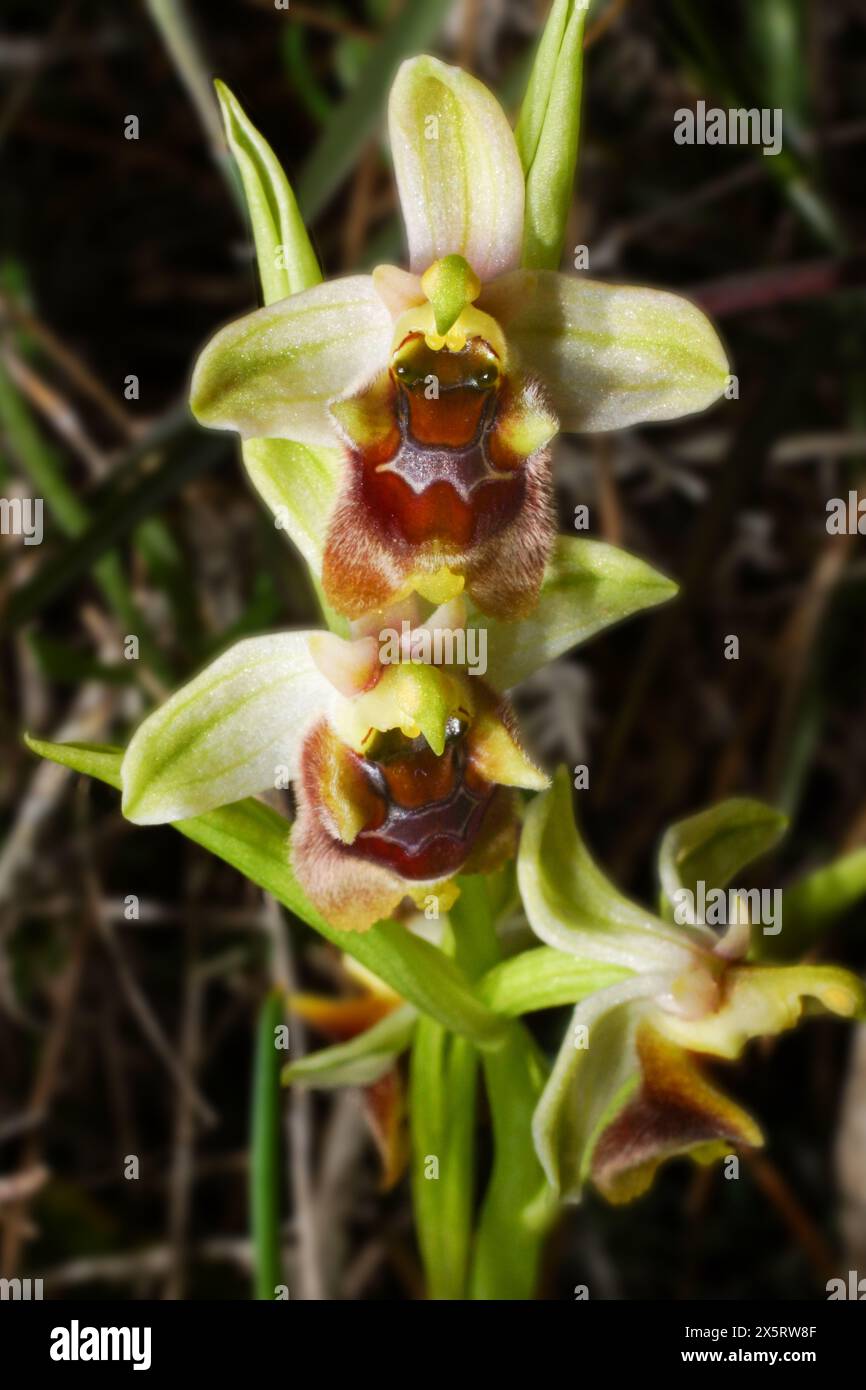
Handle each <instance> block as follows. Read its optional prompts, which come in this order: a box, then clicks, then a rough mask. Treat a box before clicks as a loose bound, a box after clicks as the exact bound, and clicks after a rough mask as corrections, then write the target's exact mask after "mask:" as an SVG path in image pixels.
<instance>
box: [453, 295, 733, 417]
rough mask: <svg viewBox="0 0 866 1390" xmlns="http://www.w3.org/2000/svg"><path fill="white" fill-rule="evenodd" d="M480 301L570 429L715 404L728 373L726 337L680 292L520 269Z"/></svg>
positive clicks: (682, 412)
mask: <svg viewBox="0 0 866 1390" xmlns="http://www.w3.org/2000/svg"><path fill="white" fill-rule="evenodd" d="M479 308H482V309H483V310H484V311H485V312H486V313H488V314H491V315H492V316H493V318H495V319H496V320H497V322H499V323H501V324H502V326H503V328H504V329H505V334H506V337H507V339H508V344H509V347H511V348H514V349H516V350H517V352H518V354H519V356H520V359H521V364H522V366H523V369H524V370H525V371H527V372H529V373H532V374H534V375H536V376H538V377H540V378H541V381H542V382H543V383H544V385H545V386H546V387H547V389H548V392H549V393H550V397H551V401H552V404H553V408H554V410H555V411H556V413H557V415H558V416H559V418H560V421H561V423H562V428H563V429H564V430H576V431H597V430H616V429H623V428H624V427H625V426H627V425H637V424H642V423H645V422H647V421H650V420H673V419H676V418H677V417H678V416H681V415H691V414H693V412H695V411H698V410H705V409H706V407H707V406H708V405H712V403H713V401H715V400H718V398H719V396H721V394H722V392H723V391H724V389H725V385H726V383H727V380H728V371H729V368H728V361H727V358H726V356H725V351H724V348H723V347H722V344H721V342H720V341H719V337H718V335H717V333H716V331H715V329H714V328H713V325H712V324H711V323H710V321H709V319H708V318H707V317H706V315H705V314H703V313H702V312H701V310H700V309H698V308H696V306H695V305H694V304H691V303H690V302H689V301H688V300H687V299H682V298H680V296H679V295H675V294H668V293H666V292H665V291H664V290H649V289H639V288H635V287H632V286H630V285H605V284H602V283H601V282H600V281H598V280H585V279H583V278H582V277H579V276H572V275H558V274H557V273H556V272H555V271H550V270H540V271H530V270H518V271H515V272H514V273H513V274H511V275H506V276H503V277H502V279H500V280H498V281H497V282H496V284H495V285H490V286H487V287H485V290H484V293H483V295H482V297H481V299H480V300H479Z"/></svg>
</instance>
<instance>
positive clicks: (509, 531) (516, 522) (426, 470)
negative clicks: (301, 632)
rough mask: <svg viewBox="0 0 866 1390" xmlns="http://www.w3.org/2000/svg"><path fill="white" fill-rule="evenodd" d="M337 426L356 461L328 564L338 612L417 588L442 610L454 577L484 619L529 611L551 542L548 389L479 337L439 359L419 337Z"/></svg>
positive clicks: (352, 400) (552, 427)
mask: <svg viewBox="0 0 866 1390" xmlns="http://www.w3.org/2000/svg"><path fill="white" fill-rule="evenodd" d="M331 413H332V415H333V416H334V418H335V420H336V422H337V424H338V427H339V429H340V430H341V432H342V434H343V437H344V439H345V440H346V444H347V455H348V469H347V477H346V482H345V484H344V487H343V491H342V494H341V496H340V499H339V501H338V503H337V506H336V509H335V512H334V515H333V518H332V520H331V524H330V528H329V532H328V539H327V544H326V548H325V555H324V565H323V581H324V588H325V594H326V596H327V598H328V601H329V602H330V603H331V604H333V606H334V607H335V608H337V609H338V610H339V611H341V612H344V613H346V614H348V616H349V617H353V618H354V617H359V616H360V615H361V614H363V613H365V612H367V611H368V610H370V609H374V608H377V609H378V608H382V607H384V606H385V605H386V604H387V603H388V602H389V601H391V600H393V599H394V597H395V596H396V595H398V594H400V593H402V592H405V591H407V590H409V589H411V588H417V589H418V590H419V591H420V592H422V593H426V595H427V596H428V597H430V598H433V599H434V600H436V601H440V600H441V599H442V598H443V597H448V596H450V595H449V593H448V591H447V587H446V589H445V590H444V591H443V590H442V589H441V588H437V584H442V583H443V582H444V583H445V585H446V586H447V584H448V582H449V580H454V579H455V578H456V587H457V589H459V588H460V587H461V585H460V581H461V579H462V580H463V581H464V582H465V586H466V589H467V590H468V592H469V594H470V596H471V598H472V599H473V600H474V601H475V603H476V605H477V606H478V608H480V609H481V611H482V612H484V613H487V614H489V615H490V616H493V617H505V618H516V617H520V616H522V615H525V614H526V613H527V612H529V611H531V609H532V608H533V607H534V605H535V602H536V599H537V596H538V590H539V587H540V585H541V580H542V576H543V574H544V568H545V565H546V563H547V559H548V556H549V553H550V549H551V546H552V543H553V535H554V525H553V517H552V511H551V476H550V454H549V451H548V450H547V449H546V448H545V447H544V446H545V445H546V444H547V443H548V441H549V440H550V439H551V437H552V436H553V434H555V432H556V428H557V422H556V419H555V417H554V416H553V415H552V414H551V412H550V410H549V409H548V407H547V405H546V402H545V400H544V398H543V395H542V392H541V389H540V387H538V386H537V385H536V384H535V383H534V382H532V381H529V380H528V379H526V378H523V377H521V376H519V375H518V374H517V373H514V372H509V371H506V370H504V369H503V364H502V362H501V361H500V359H499V357H498V355H497V353H496V352H495V351H494V349H493V348H492V347H491V346H490V344H489V343H488V342H486V341H485V340H484V339H483V338H480V337H477V336H476V337H472V338H469V339H468V341H466V342H465V345H464V346H463V347H462V349H460V350H459V351H451V350H447V349H439V350H436V349H434V348H432V347H430V345H429V343H428V341H427V339H426V338H425V335H424V334H423V333H421V332H411V333H409V334H407V336H406V337H405V338H404V339H403V341H402V342H401V343H400V344H399V346H398V347H397V349H396V351H395V352H394V353H393V355H392V358H391V362H390V365H389V367H388V368H387V369H386V370H385V371H384V372H382V373H380V374H379V375H378V376H377V377H376V378H375V379H374V380H373V381H372V382H371V383H370V384H369V385H368V386H366V387H365V388H364V389H363V390H362V391H360V392H359V393H358V394H357V395H355V396H351V397H348V398H346V399H345V400H341V401H337V402H335V403H334V404H333V405H332V406H331ZM443 577H444V578H443Z"/></svg>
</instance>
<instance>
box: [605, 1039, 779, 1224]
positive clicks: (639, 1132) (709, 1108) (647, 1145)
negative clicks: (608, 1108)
mask: <svg viewBox="0 0 866 1390" xmlns="http://www.w3.org/2000/svg"><path fill="white" fill-rule="evenodd" d="M635 1041H636V1048H637V1054H638V1059H639V1062H640V1067H641V1085H640V1088H639V1090H638V1092H637V1094H636V1095H635V1096H634V1098H633V1099H632V1100H630V1101H629V1102H628V1104H627V1105H626V1106H625V1107H624V1108H623V1109H622V1110H621V1111H620V1112H619V1114H618V1115H617V1116H616V1118H615V1119H614V1120H613V1122H612V1123H611V1124H610V1125H608V1127H607V1128H606V1129H605V1130H604V1131H603V1133H602V1135H601V1137H600V1139H599V1141H598V1143H597V1144H596V1146H595V1150H594V1152H593V1155H592V1165H591V1171H592V1177H593V1180H594V1182H595V1184H596V1186H597V1187H598V1188H599V1189H600V1190H601V1191H602V1192H603V1193H604V1195H605V1196H606V1197H607V1198H608V1199H609V1200H610V1201H612V1202H629V1201H631V1200H632V1199H633V1198H634V1197H638V1196H640V1195H641V1193H643V1192H645V1191H646V1190H647V1188H648V1187H649V1186H650V1184H651V1183H652V1180H653V1178H654V1176H655V1173H656V1170H657V1169H658V1167H659V1165H660V1164H662V1163H663V1162H664V1161H665V1160H666V1159H668V1158H674V1157H676V1156H677V1155H681V1154H689V1155H690V1156H691V1157H692V1158H694V1159H695V1160H696V1161H697V1162H699V1163H709V1162H712V1161H713V1160H714V1159H716V1158H720V1157H723V1156H724V1155H725V1154H727V1153H729V1152H730V1150H731V1148H750V1147H755V1146H757V1145H760V1144H762V1143H763V1137H762V1135H761V1131H760V1129H759V1128H758V1126H757V1125H756V1124H755V1121H754V1120H753V1119H752V1118H751V1116H750V1115H748V1114H747V1113H746V1112H745V1111H744V1110H742V1109H741V1108H740V1106H738V1105H737V1104H736V1103H735V1102H734V1101H733V1100H731V1099H730V1097H729V1096H726V1095H725V1094H724V1093H723V1092H722V1091H719V1090H718V1089H717V1088H716V1087H715V1086H714V1085H713V1084H712V1082H710V1081H709V1080H708V1079H707V1078H706V1077H705V1076H704V1075H703V1073H702V1072H701V1071H700V1070H699V1069H698V1067H697V1066H696V1065H695V1062H694V1060H693V1056H692V1055H691V1054H689V1053H687V1052H685V1051H684V1050H683V1049H682V1048H681V1047H678V1046H677V1045H676V1044H675V1043H672V1042H669V1041H668V1040H667V1039H666V1038H663V1037H662V1036H661V1034H659V1033H658V1032H656V1030H655V1029H654V1028H653V1027H652V1025H651V1023H650V1022H649V1021H648V1020H644V1021H643V1022H642V1023H641V1024H639V1026H638V1030H637V1034H636V1040H635Z"/></svg>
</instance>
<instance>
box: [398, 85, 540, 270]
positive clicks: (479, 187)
mask: <svg viewBox="0 0 866 1390" xmlns="http://www.w3.org/2000/svg"><path fill="white" fill-rule="evenodd" d="M388 129H389V134H390V139H391V153H392V155H393V158H394V172H395V174H396V176H397V187H398V189H399V192H400V203H401V206H402V209H403V218H404V221H405V223H406V234H407V238H408V241H409V259H410V263H411V268H412V270H413V271H415V272H417V273H418V274H422V273H423V272H424V271H425V270H426V269H427V268H428V266H430V265H432V263H433V262H434V261H438V260H441V259H442V258H443V257H444V256H449V255H459V256H463V257H464V258H465V259H466V260H467V261H468V262H469V264H470V266H471V267H472V269H473V270H474V271H475V273H476V275H478V276H479V278H480V279H481V280H490V279H492V278H493V277H494V276H496V275H501V274H502V273H503V271H505V270H510V269H511V268H513V267H514V266H516V265H517V264H518V263H519V260H520V245H521V240H522V235H523V201H524V190H523V171H522V169H521V167H520V156H519V155H518V153H517V146H516V145H515V143H514V135H513V134H512V131H511V127H510V126H509V124H508V120H507V118H506V116H505V112H504V111H503V110H502V108H501V106H500V105H499V103H498V101H497V100H496V98H495V97H494V96H493V94H492V93H491V92H489V91H488V90H487V88H486V87H485V86H484V85H483V84H482V83H481V82H479V81H478V80H477V79H476V78H474V77H470V76H469V74H468V73H465V72H462V71H461V70H460V68H453V67H448V66H447V65H446V64H445V63H440V62H439V60H438V58H430V57H420V58H411V59H410V60H409V61H408V62H405V63H403V65H402V67H401V68H400V70H399V71H398V73H397V76H396V78H395V80H394V86H393V87H392V89H391V98H390V102H389V106H388Z"/></svg>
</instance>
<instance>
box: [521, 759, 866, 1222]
mask: <svg viewBox="0 0 866 1390" xmlns="http://www.w3.org/2000/svg"><path fill="white" fill-rule="evenodd" d="M730 804H731V803H729V805H730ZM747 804H748V803H747ZM733 805H734V806H735V807H736V805H737V803H733ZM720 812H721V813H722V814H723V813H724V808H718V809H716V810H714V811H713V812H711V813H704V819H703V820H702V818H701V817H695V818H693V821H692V822H686V823H685V830H684V832H683V833H681V834H680V835H679V836H678V842H679V844H680V846H681V847H682V849H683V854H685V853H689V852H691V850H692V848H693V842H694V839H695V830H696V829H697V831H698V832H699V833H700V834H703V833H704V825H705V818H706V817H708V816H710V817H714V818H717V817H718V815H719V814H720ZM738 814H739V813H738ZM726 830H728V831H729V830H730V827H726ZM718 838H719V839H721V838H722V837H721V836H719V837H718ZM677 857H678V856H677V855H673V856H672V855H671V853H670V845H668V847H667V853H666V858H665V859H663V870H664V871H663V882H664V879H665V878H667V880H668V881H667V884H666V888H668V889H669V888H670V886H671V878H672V876H673V877H674V878H675V875H676V862H675V861H676V859H677ZM680 857H681V856H680ZM747 857H748V858H751V857H753V852H750V853H749V854H748V856H747ZM707 861H708V863H710V864H711V865H712V867H713V868H714V869H715V870H718V869H719V862H718V852H717V851H716V850H715V849H712V850H711V851H709V852H708V854H707ZM738 866H739V865H735V866H733V867H734V871H735V870H736V867H738ZM731 867H732V866H731V865H728V866H727V868H726V870H725V872H724V873H723V874H721V875H720V877H727V874H728V872H730V870H731ZM518 880H519V883H520V890H521V894H522V898H523V904H524V907H525V910H526V913H527V916H528V918H529V922H530V925H531V926H532V929H533V931H534V932H535V934H536V935H537V936H538V937H540V938H541V940H542V941H544V942H546V943H547V944H548V945H549V946H551V947H554V948H555V949H556V950H557V951H561V952H565V953H566V954H568V955H571V956H576V957H580V958H582V959H586V960H594V961H599V962H604V963H606V964H608V965H610V966H612V967H616V968H618V969H621V970H622V972H623V973H622V978H621V979H620V980H618V981H617V982H616V983H615V984H611V985H609V986H608V987H607V988H605V989H602V990H599V991H598V992H597V993H595V994H593V995H591V996H590V997H589V998H587V999H584V1000H582V1001H581V1002H580V1003H579V1004H578V1005H577V1007H576V1009H575V1011H574V1014H573V1017H572V1021H571V1024H570V1026H569V1028H568V1029H567V1031H566V1035H565V1039H564V1041H563V1043H562V1047H561V1050H560V1052H559V1055H558V1058H557V1060H556V1062H555V1065H554V1067H553V1070H552V1072H551V1075H550V1079H549V1080H548V1082H547V1084H546V1086H545V1089H544V1092H543V1094H542V1097H541V1100H540V1101H539V1104H538V1107H537V1110H536V1112H535V1116H534V1120H533V1134H534V1138H535V1145H536V1150H537V1152H538V1156H539V1158H540V1160H541V1162H542V1164H543V1166H544V1170H545V1172H546V1174H547V1176H548V1179H549V1180H550V1182H551V1184H552V1185H553V1187H554V1188H555V1189H556V1190H557V1191H558V1192H560V1193H561V1194H562V1195H563V1196H564V1197H566V1198H572V1199H577V1198H579V1197H580V1195H581V1192H582V1190H583V1187H584V1185H585V1184H586V1182H587V1181H592V1182H593V1183H594V1185H595V1186H596V1187H597V1188H598V1189H599V1190H600V1191H601V1192H602V1193H603V1194H604V1195H605V1196H606V1197H607V1198H608V1199H609V1200H611V1201H614V1202H624V1201H629V1200H631V1199H632V1198H633V1197H636V1196H638V1195H640V1194H641V1193H642V1192H644V1191H645V1190H646V1189H647V1188H648V1187H649V1185H650V1184H651V1182H652V1180H653V1177H654V1175H655V1173H656V1170H657V1169H658V1167H659V1165H660V1164H661V1163H663V1162H664V1161H665V1160H666V1159H668V1158H671V1157H674V1156H675V1155H679V1154H689V1155H690V1156H691V1157H692V1158H694V1159H695V1160H697V1161H698V1162H699V1163H708V1162H711V1161H712V1160H714V1159H715V1158H718V1157H720V1156H723V1155H726V1154H729V1153H730V1152H731V1150H732V1149H737V1148H740V1147H746V1148H748V1147H750V1146H756V1145H759V1144H761V1143H762V1142H763V1138H762V1134H761V1130H760V1129H759V1127H758V1125H757V1124H756V1123H755V1121H754V1120H753V1119H752V1117H751V1116H750V1115H749V1114H747V1112H746V1111H745V1110H743V1109H742V1108H741V1107H740V1106H739V1105H738V1104H737V1103H736V1102H735V1101H733V1100H732V1099H731V1098H730V1097H728V1096H726V1095H725V1094H724V1092H723V1091H721V1090H720V1089H718V1087H717V1086H716V1085H715V1083H714V1081H712V1080H711V1079H710V1078H709V1077H708V1076H707V1075H706V1073H705V1071H704V1069H703V1065H702V1063H703V1061H704V1059H706V1058H710V1057H713V1058H722V1059H725V1060H729V1061H730V1060H734V1059H736V1058H738V1057H739V1056H740V1055H741V1053H742V1051H743V1049H744V1048H745V1046H746V1044H747V1043H748V1042H749V1041H750V1040H751V1039H753V1038H759V1037H766V1036H772V1035H775V1034H777V1033H781V1032H783V1031H784V1030H786V1029H788V1028H792V1027H794V1026H795V1024H796V1023H797V1022H798V1020H799V1019H800V1017H801V1015H802V1013H803V1010H804V1001H808V1002H809V1004H818V1005H820V1006H822V1007H823V1008H824V1009H826V1010H829V1011H830V1012H831V1013H835V1014H839V1015H842V1016H843V1017H846V1018H850V1017H853V1016H855V1015H859V1016H861V1017H862V1016H863V1013H864V1006H866V991H864V987H863V984H862V983H861V981H860V980H858V979H857V978H856V976H854V975H852V974H851V973H850V972H848V971H846V970H842V969H839V968H837V967H834V966H829V965H812V964H808V965H764V964H760V963H754V962H753V961H752V960H751V959H748V958H747V954H748V952H749V949H750V942H751V930H750V926H749V922H748V920H747V919H746V918H745V915H744V914H737V920H734V921H732V922H731V923H730V924H729V925H728V927H727V930H726V931H725V933H724V934H722V935H719V934H717V933H716V932H715V931H714V930H713V929H712V928H711V927H709V926H707V925H706V924H705V923H704V922H701V921H699V920H695V921H693V922H686V923H684V924H682V925H675V924H672V923H670V922H667V921H665V920H663V919H662V918H661V917H659V916H656V915H655V914H653V913H650V912H647V911H645V910H644V909H643V908H642V907H639V906H637V905H636V904H634V903H632V902H630V901H628V900H627V899H626V898H624V897H623V896H622V895H621V894H620V893H619V892H618V891H617V889H616V888H615V887H614V886H613V885H612V884H611V883H610V882H609V881H608V880H607V879H606V878H605V876H604V875H603V874H602V872H601V870H600V869H599V868H598V867H597V865H596V864H595V863H593V861H592V859H591V858H590V856H589V853H588V852H587V849H586V847H585V845H584V844H583V842H582V840H581V838H580V836H579V834H578V831H577V829H576V827H575V824H574V820H573V816H572V810H571V794H570V784H569V780H568V777H567V776H566V775H565V774H564V773H563V774H558V775H557V777H556V779H555V782H554V785H553V788H552V789H551V790H550V791H549V792H546V793H544V794H542V795H541V796H539V797H536V798H535V799H534V801H533V803H532V805H531V807H530V810H529V812H528V814H527V817H526V821H525V824H524V828H523V834H522V838H521V844H520V853H519V858H518Z"/></svg>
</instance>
